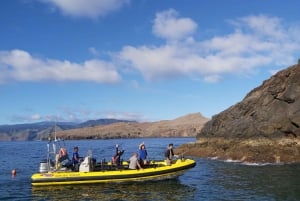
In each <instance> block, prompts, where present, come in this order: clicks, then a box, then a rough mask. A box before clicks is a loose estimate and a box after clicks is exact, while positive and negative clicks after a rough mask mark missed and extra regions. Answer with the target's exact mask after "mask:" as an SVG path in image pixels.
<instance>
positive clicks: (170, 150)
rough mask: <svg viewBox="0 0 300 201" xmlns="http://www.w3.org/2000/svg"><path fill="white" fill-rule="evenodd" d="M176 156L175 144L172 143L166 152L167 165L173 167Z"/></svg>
mask: <svg viewBox="0 0 300 201" xmlns="http://www.w3.org/2000/svg"><path fill="white" fill-rule="evenodd" d="M173 156H174V151H173V144H172V143H170V144H169V146H168V149H167V150H166V151H165V157H166V162H167V165H171V164H172V158H173Z"/></svg>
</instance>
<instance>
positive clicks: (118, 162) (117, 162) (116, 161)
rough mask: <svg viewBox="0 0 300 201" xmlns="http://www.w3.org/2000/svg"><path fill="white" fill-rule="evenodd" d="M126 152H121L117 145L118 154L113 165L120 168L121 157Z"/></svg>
mask: <svg viewBox="0 0 300 201" xmlns="http://www.w3.org/2000/svg"><path fill="white" fill-rule="evenodd" d="M124 151H125V150H119V145H118V144H116V154H115V155H114V156H113V157H112V162H113V164H115V165H117V166H120V165H121V156H122V155H123V153H124Z"/></svg>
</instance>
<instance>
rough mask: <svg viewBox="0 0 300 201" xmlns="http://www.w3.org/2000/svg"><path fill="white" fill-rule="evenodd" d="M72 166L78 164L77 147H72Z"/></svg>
mask: <svg viewBox="0 0 300 201" xmlns="http://www.w3.org/2000/svg"><path fill="white" fill-rule="evenodd" d="M72 163H73V165H74V166H75V165H77V164H78V163H79V154H78V147H77V146H76V147H74V152H73V157H72Z"/></svg>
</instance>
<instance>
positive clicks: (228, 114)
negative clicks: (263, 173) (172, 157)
mask: <svg viewBox="0 0 300 201" xmlns="http://www.w3.org/2000/svg"><path fill="white" fill-rule="evenodd" d="M299 138H300V64H299V63H298V64H297V65H294V66H291V67H289V68H287V69H285V70H282V71H280V72H278V73H277V74H276V75H274V76H272V77H271V78H270V79H268V80H266V81H264V83H263V84H262V85H261V86H259V87H257V88H255V89H254V90H252V91H251V92H250V93H249V94H248V95H247V96H246V97H245V98H244V99H243V100H242V101H241V102H239V103H237V104H235V105H233V106H232V107H230V108H228V109H226V110H225V111H223V112H221V113H219V114H217V115H215V116H213V118H212V119H211V120H210V121H208V122H207V123H206V124H205V125H204V127H203V128H202V130H201V132H200V133H198V135H197V142H196V144H190V145H185V146H182V147H181V150H179V151H185V152H186V151H187V152H189V153H190V154H192V155H198V156H205V157H208V156H210V157H219V158H222V159H237V160H244V161H249V162H277V163H278V162H300V139H299Z"/></svg>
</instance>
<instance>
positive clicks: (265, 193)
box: [0, 138, 300, 201]
mask: <svg viewBox="0 0 300 201" xmlns="http://www.w3.org/2000/svg"><path fill="white" fill-rule="evenodd" d="M143 141H144V142H145V144H146V148H147V151H148V155H149V158H150V159H162V158H163V153H164V151H165V149H166V147H167V145H168V144H169V143H170V142H172V143H174V145H175V147H176V146H178V145H180V144H182V143H188V142H192V141H195V139H194V138H147V139H118V140H79V141H65V143H66V147H67V149H68V150H69V154H71V153H72V150H73V147H74V146H79V154H80V155H81V156H85V155H86V154H87V153H88V152H92V153H93V157H95V158H96V159H97V161H99V160H102V159H104V158H105V159H106V160H110V159H111V157H112V155H113V154H114V151H115V150H114V147H115V144H120V146H121V148H122V149H124V150H125V153H124V155H123V159H124V160H127V159H129V157H130V156H131V154H132V152H134V151H136V150H137V149H138V145H139V144H140V143H141V142H143ZM46 145H47V142H45V141H36V142H0V153H1V157H0V200H39V201H43V200H49V201H50V200H60V201H63V200H66V201H67V200H85V201H88V200H115V201H117V200H118V201H121V200H128V201H129V200H130V201H131V200H133V201H135V200H136V201H141V200H144V201H150V200H158V201H164V200H168V201H179V200H187V201H194V200H195V201H198V200H259V201H261V200H276V201H277V200H291V201H292V200H300V164H285V165H282V164H281V165H270V164H241V163H239V162H226V161H218V160H212V159H203V158H195V157H194V158H193V159H195V160H196V161H197V165H196V167H194V168H193V169H190V170H188V171H186V172H185V173H184V174H183V175H181V176H179V177H178V178H177V179H171V180H164V181H152V182H136V183H134V182H133V183H119V184H114V183H107V184H97V185H70V186H48V187H32V186H31V183H30V177H31V175H32V174H33V173H34V172H37V171H38V168H39V162H40V161H41V160H42V159H45V158H46V156H47V146H46ZM12 169H16V171H17V174H16V176H15V177H12V175H11V170H12Z"/></svg>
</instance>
